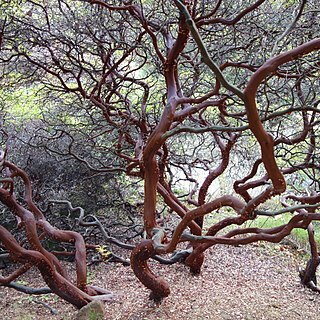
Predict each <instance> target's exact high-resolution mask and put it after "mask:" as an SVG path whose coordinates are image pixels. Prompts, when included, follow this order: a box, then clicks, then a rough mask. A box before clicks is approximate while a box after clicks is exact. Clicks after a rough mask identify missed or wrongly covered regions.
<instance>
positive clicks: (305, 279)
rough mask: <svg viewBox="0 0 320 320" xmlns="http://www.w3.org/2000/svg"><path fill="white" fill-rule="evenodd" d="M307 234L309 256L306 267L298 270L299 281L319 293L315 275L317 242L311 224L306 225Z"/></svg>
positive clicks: (318, 260)
mask: <svg viewBox="0 0 320 320" xmlns="http://www.w3.org/2000/svg"><path fill="white" fill-rule="evenodd" d="M308 236H309V243H310V248H311V258H310V260H309V261H308V262H307V265H306V268H305V269H304V270H300V271H299V276H300V278H301V283H302V284H303V285H305V286H306V287H308V288H309V289H311V290H312V291H316V292H319V293H320V288H318V287H317V276H316V271H317V268H318V265H319V263H320V258H319V254H318V248H317V243H316V240H315V237H314V228H313V224H312V223H310V224H309V225H308Z"/></svg>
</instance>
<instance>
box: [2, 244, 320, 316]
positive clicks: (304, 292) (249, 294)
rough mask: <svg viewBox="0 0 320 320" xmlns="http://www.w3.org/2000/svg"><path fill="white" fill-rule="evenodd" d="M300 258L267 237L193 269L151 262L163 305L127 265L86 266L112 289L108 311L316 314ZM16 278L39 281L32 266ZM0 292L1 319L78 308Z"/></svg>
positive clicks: (223, 250)
mask: <svg viewBox="0 0 320 320" xmlns="http://www.w3.org/2000/svg"><path fill="white" fill-rule="evenodd" d="M304 263H305V262H304V261H303V258H302V257H301V256H299V255H298V254H297V253H296V252H295V251H293V250H291V249H290V248H289V247H286V246H281V245H269V244H267V245H266V244H256V245H251V246H243V247H241V246H240V247H228V246H217V247H215V248H212V249H211V250H209V251H207V255H206V260H205V264H204V267H203V270H202V273H201V275H200V276H197V277H195V276H192V275H191V274H190V273H189V272H188V269H187V268H186V267H185V266H184V265H181V264H175V265H173V266H162V265H159V264H158V263H152V264H151V265H152V269H153V270H154V271H155V272H156V273H157V274H158V275H161V276H163V277H164V278H165V279H166V280H167V281H168V282H169V284H170V288H171V295H170V296H169V297H168V298H166V299H165V300H164V301H163V303H162V304H161V305H160V306H156V305H154V304H153V303H152V302H151V301H149V300H148V295H149V292H148V290H146V289H145V288H144V287H143V286H142V285H141V284H140V283H139V281H138V280H137V279H136V278H135V276H134V275H133V273H132V271H131V269H130V267H123V266H122V265H117V264H111V263H105V264H100V265H98V266H94V267H91V268H89V280H90V282H91V283H92V284H95V285H98V286H101V287H105V288H107V289H109V290H112V291H113V292H114V293H116V294H117V296H116V298H115V299H114V301H112V302H106V304H105V308H106V319H112V320H156V319H159V320H160V319H163V320H164V319H166V320H167V319H173V320H180V319H181V320H182V319H183V320H188V319H190V320H191V319H192V320H204V319H212V320H235V319H239V320H240V319H241V320H254V319H257V320H269V319H270V320H271V319H272V320H275V319H277V320H280V319H283V320H288V319H290V320H298V319H301V320H305V319H312V320H318V319H319V320H320V296H319V294H317V293H313V292H311V291H309V290H308V289H306V288H304V287H303V286H302V285H301V284H300V282H299V278H298V272H297V268H298V266H301V267H302V266H303V265H304ZM21 280H22V284H26V285H35V286H44V284H43V283H42V282H41V279H40V277H39V275H38V273H37V272H36V270H32V271H31V272H30V273H29V274H28V275H26V276H25V277H24V278H23V279H21ZM0 299H1V304H0V314H1V320H11V319H17V320H31V319H35V320H43V319H53V320H58V319H61V320H62V319H63V320H70V319H73V318H74V317H75V315H76V310H75V309H74V308H73V307H72V306H70V305H68V304H67V303H65V302H64V301H63V300H61V299H60V298H58V297H56V296H54V295H52V294H47V295H43V296H29V295H26V294H23V293H18V292H16V291H15V290H13V289H7V288H0ZM48 306H49V307H50V308H51V310H50V309H49V308H48ZM51 311H54V312H56V314H52V312H51Z"/></svg>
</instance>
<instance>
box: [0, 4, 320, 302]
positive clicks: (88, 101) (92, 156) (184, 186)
mask: <svg viewBox="0 0 320 320" xmlns="http://www.w3.org/2000/svg"><path fill="white" fill-rule="evenodd" d="M73 3H75V5H74V7H71V4H70V3H69V1H61V0H60V1H58V4H59V7H58V8H57V7H55V6H53V5H50V4H45V5H44V4H41V1H40V2H39V3H38V2H37V3H36V2H32V1H27V0H26V1H25V4H24V6H25V7H24V10H26V11H28V12H30V13H31V14H30V15H21V16H18V17H15V16H13V15H12V14H11V13H10V12H8V13H7V16H8V18H7V19H6V20H5V21H6V22H5V25H4V27H3V34H4V36H3V39H4V40H3V43H2V52H1V61H2V66H3V74H4V75H7V76H8V75H10V74H12V73H13V72H14V73H15V75H16V78H17V79H18V80H16V81H19V80H21V81H22V80H23V79H28V85H30V83H32V86H33V87H35V88H36V89H38V90H39V95H40V96H41V97H42V98H43V99H44V101H47V102H50V103H49V104H48V105H49V106H50V107H49V109H50V110H49V111H46V112H43V113H44V114H45V115H44V119H43V123H44V124H45V125H44V126H43V128H44V129H41V130H39V131H38V132H37V134H36V135H34V136H32V138H30V139H29V140H28V141H26V143H29V144H30V146H38V147H40V146H41V147H43V148H45V149H46V150H47V151H48V152H51V153H55V154H57V155H59V156H60V157H62V158H63V157H72V158H74V159H75V160H77V161H80V162H82V163H83V164H84V165H86V166H87V167H88V168H89V169H90V170H91V171H92V172H93V173H97V174H103V173H110V172H125V174H126V175H127V176H128V177H130V179H142V180H143V181H144V208H143V222H144V228H145V231H146V237H147V239H146V240H143V241H142V242H141V243H138V244H136V247H135V249H133V251H132V255H131V264H132V268H133V270H134V272H135V274H136V275H137V277H138V278H139V279H140V280H141V281H142V283H143V284H144V285H146V286H147V287H148V288H150V289H151V290H152V292H153V298H154V299H156V300H161V298H163V297H165V296H167V295H168V294H169V287H168V284H167V283H165V282H164V280H160V279H159V278H157V277H156V275H154V274H153V273H152V271H151V270H150V269H149V267H148V264H147V262H148V259H149V258H150V257H154V256H155V255H159V254H164V253H171V252H174V250H176V248H177V245H178V244H179V243H181V242H187V243H188V250H189V249H190V255H189V256H188V257H187V259H186V261H185V262H186V264H187V265H188V266H190V268H191V271H192V272H194V273H199V272H200V270H201V265H202V263H203V259H204V252H205V250H206V249H207V248H209V247H210V246H213V245H215V244H217V243H223V244H231V245H235V244H247V243H252V242H255V241H260V240H265V241H270V242H279V241H281V240H282V239H283V238H284V237H285V236H287V235H289V234H290V232H291V231H292V230H293V229H294V228H304V229H307V228H308V232H309V239H310V243H312V257H313V258H312V259H313V260H312V261H313V263H310V265H312V267H308V268H307V270H306V272H305V273H301V274H303V275H302V278H303V279H304V280H303V281H304V283H306V284H308V285H309V286H312V284H310V281H312V277H313V276H314V272H315V269H316V265H317V259H316V257H315V256H316V253H315V251H316V250H315V249H314V248H315V245H314V237H313V231H312V228H311V226H310V223H311V222H312V220H319V214H318V213H317V208H318V205H317V204H318V203H319V201H318V200H315V199H317V198H316V197H318V193H319V185H318V182H317V181H318V178H319V174H318V169H319V165H318V163H319V159H318V152H317V141H318V130H319V124H318V120H317V116H318V113H319V110H318V106H319V101H318V100H319V99H318V98H317V94H318V93H317V92H316V90H317V88H319V49H320V39H319V38H317V37H318V36H319V35H318V34H317V30H315V29H314V28H313V27H312V21H314V22H315V21H317V14H318V13H319V11H317V10H313V9H314V6H316V1H314V2H313V1H311V2H310V3H309V4H307V3H306V2H305V1H302V2H301V4H299V3H296V2H295V1H293V2H292V3H290V4H289V5H285V4H284V3H282V2H281V1H280V2H279V3H275V2H267V1H264V0H258V1H242V2H241V6H240V7H239V6H238V5H237V4H232V3H231V2H229V1H219V0H218V1H207V2H201V1H180V0H175V1H170V2H168V1H130V2H125V1H103V0H90V1H79V2H73ZM311 9H312V10H311ZM294 14H296V15H294ZM32 15H35V16H37V17H42V19H38V20H39V21H41V23H40V22H39V23H37V22H35V20H34V19H33V17H32ZM293 15H294V16H295V18H294V19H293V22H292V16H293ZM54 17H55V19H54ZM288 20H289V21H290V22H289V24H290V28H287V25H288ZM310 23H311V24H310ZM257 26H259V27H257ZM17 30H20V32H19V31H17ZM305 30H308V32H307V33H306V31H305ZM270 48H271V50H270ZM272 48H273V50H272ZM271 51H272V52H281V53H280V54H277V55H274V56H270V53H271ZM4 66H5V67H4ZM26 66H27V67H26ZM7 78H8V77H7ZM14 81H15V80H13V82H14ZM24 81H25V80H24ZM4 83H5V81H4ZM66 110H68V111H67V112H66ZM61 112H62V113H63V115H65V114H67V116H65V117H62V116H61V117H59V116H58V117H57V116H56V115H57V114H58V115H59V114H60V113H61ZM39 121H40V120H39ZM52 127H54V128H55V130H54V131H53V130H52V129H51V128H52ZM46 128H47V131H46ZM57 128H58V129H57ZM62 139H63V142H64V145H63V146H62V147H60V146H59V145H58V141H61V140H62ZM84 145H85V148H84V147H83V146H84ZM257 146H259V148H258V147H257ZM5 165H6V166H7V167H8V169H9V170H11V171H12V172H15V174H14V176H13V177H10V175H9V178H10V179H12V178H15V175H17V176H20V177H21V178H22V179H23V181H24V183H25V185H26V190H27V191H28V190H29V188H30V187H29V185H28V183H29V182H28V180H27V179H26V178H23V177H24V175H23V174H22V173H20V172H21V171H19V169H18V168H17V167H15V166H13V165H12V164H10V163H9V162H5ZM4 182H5V183H9V184H10V182H8V181H4ZM297 185H298V187H297ZM305 185H307V186H308V188H309V189H310V190H309V191H310V194H311V196H310V195H307V194H306V192H305V188H304V187H303V186H305ZM231 186H233V188H232V187H231ZM3 190H4V191H3V196H2V199H3V203H4V204H6V205H7V206H9V207H10V208H12V209H13V210H15V212H16V211H17V210H18V209H17V208H20V207H16V200H10V201H9V200H8V199H13V198H12V195H11V193H12V192H11V193H10V190H7V189H3ZM28 192H29V191H28ZM285 192H287V193H289V194H291V193H292V194H294V195H291V196H290V197H289V198H288V199H289V200H288V201H291V203H290V204H289V205H288V206H289V207H288V208H287V205H286V204H284V202H283V203H282V204H281V203H280V201H279V198H280V195H283V194H284V193H285ZM26 197H27V199H26V204H27V205H28V207H29V209H30V211H28V213H25V214H26V217H29V216H30V214H31V212H32V215H33V218H32V219H33V220H34V222H32V223H31V224H30V225H28V224H27V223H25V225H26V230H27V232H34V231H32V230H34V229H32V228H36V227H41V228H42V229H43V231H44V232H45V233H47V234H49V235H52V236H54V237H58V238H59V237H61V238H60V240H62V241H65V240H67V239H69V238H68V237H71V238H70V239H72V241H74V242H75V243H76V244H77V242H78V244H79V243H81V244H79V246H80V247H83V244H82V242H81V240H80V239H79V238H78V236H76V235H75V234H73V233H72V234H69V233H65V232H63V233H62V234H60V233H58V234H54V233H53V230H52V229H51V228H50V227H49V225H48V224H47V222H46V221H45V220H44V218H43V216H42V214H41V212H39V211H38V210H37V209H36V207H35V206H34V205H33V203H32V201H31V196H30V192H29V193H28V194H27V196H26ZM310 197H311V198H310ZM296 202H298V204H297V203H296ZM161 206H164V207H165V210H167V211H168V212H169V213H170V217H171V216H174V214H173V213H176V214H177V215H178V216H179V218H180V221H179V222H177V223H176V225H175V228H174V230H173V233H172V235H170V234H169V233H168V232H167V230H166V229H165V228H161V227H160V225H159V223H158V221H159V220H157V218H158V217H157V212H158V211H159V210H158V209H159V208H160V207H161ZM269 207H270V209H269ZM275 207H276V209H275ZM283 207H285V209H283ZM290 208H291V209H290ZM267 209H269V210H267ZM19 210H22V209H19ZM19 210H18V212H19ZM23 210H25V209H23ZM23 210H22V213H19V214H18V216H19V217H20V216H21V217H20V218H21V219H22V220H23V219H26V217H24V213H23V212H24V211H23ZM281 210H284V211H281ZM286 210H287V211H286ZM266 212H267V213H266ZM283 212H290V213H293V215H292V217H291V218H290V219H288V223H287V224H284V225H280V226H276V227H274V228H270V229H261V228H258V227H242V226H243V225H245V222H246V221H248V220H254V219H256V218H257V217H258V216H259V215H270V216H272V215H273V216H275V215H276V214H280V213H283ZM213 213H217V215H216V216H217V217H215V218H214V219H213V221H214V222H213V223H211V225H209V226H207V225H205V224H204V220H205V217H206V216H209V215H210V214H213ZM220 214H221V217H220V216H219V215H220ZM162 218H163V217H162ZM32 219H31V220H32ZM160 220H162V221H163V220H164V219H160ZM234 226H237V227H236V228H235V229H232V228H233V227H234ZM28 228H30V230H29V229H28ZM99 228H100V226H99ZM31 229H32V230H31ZM28 230H29V231H28ZM7 232H8V231H6V230H3V237H2V238H3V240H2V241H5V238H6V237H7V236H9V235H8V234H7ZM33 245H34V246H35V247H36V246H37V245H38V243H33ZM41 250H42V249H41ZM41 250H38V251H39V252H40V253H39V254H42V255H44V256H45V257H46V259H49V262H51V263H52V264H53V266H54V267H55V268H57V270H59V264H58V262H57V261H56V260H53V259H54V258H52V256H51V255H50V254H49V253H47V252H45V251H41ZM77 252H81V250H77ZM31 257H33V255H31ZM25 259H26V258H25ZM30 259H31V258H30ZM32 259H33V260H35V259H36V257H33V258H32ZM32 259H31V260H32ZM50 259H51V260H52V261H51V260H50ZM27 260H28V259H26V261H27ZM76 261H77V262H78V264H79V269H78V270H84V267H83V266H82V264H83V263H84V256H82V257H77V258H76ZM32 263H35V262H32ZM79 272H80V271H79ZM79 277H80V279H79V280H78V287H80V289H81V290H83V291H85V290H86V289H85V288H86V286H85V284H84V283H85V280H84V279H85V274H84V271H81V272H80V274H79ZM86 299H87V298H86Z"/></svg>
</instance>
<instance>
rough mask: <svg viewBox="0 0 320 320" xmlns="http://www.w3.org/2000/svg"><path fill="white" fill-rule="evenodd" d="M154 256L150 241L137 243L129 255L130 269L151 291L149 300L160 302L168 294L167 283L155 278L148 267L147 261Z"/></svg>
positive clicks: (154, 251) (154, 252)
mask: <svg viewBox="0 0 320 320" xmlns="http://www.w3.org/2000/svg"><path fill="white" fill-rule="evenodd" d="M155 254H156V250H155V249H154V246H153V241H152V240H151V239H149V240H144V241H142V242H141V243H139V244H138V245H137V246H136V247H135V248H134V249H133V250H132V253H131V259H130V261H131V267H132V270H133V272H134V274H135V275H136V276H137V278H138V279H139V280H140V281H141V282H142V283H143V284H144V285H145V286H146V287H147V288H148V289H150V290H151V294H150V299H152V300H154V301H155V302H158V303H159V302H161V301H162V299H163V298H165V297H167V296H168V295H169V294H170V288H169V285H168V283H167V282H166V281H165V280H164V279H162V278H160V277H158V276H156V275H155V274H154V273H153V272H152V271H151V270H150V268H149V266H148V259H149V258H151V257H152V256H154V255H155Z"/></svg>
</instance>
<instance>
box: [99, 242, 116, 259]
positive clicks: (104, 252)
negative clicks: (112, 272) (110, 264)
mask: <svg viewBox="0 0 320 320" xmlns="http://www.w3.org/2000/svg"><path fill="white" fill-rule="evenodd" d="M96 251H97V252H98V253H99V254H100V255H101V257H102V259H103V261H108V260H109V259H110V258H111V256H112V252H111V251H109V250H108V249H107V247H106V246H104V245H99V246H97V247H96Z"/></svg>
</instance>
